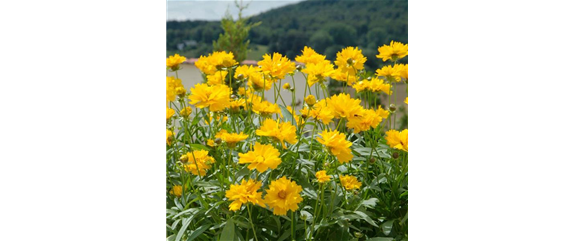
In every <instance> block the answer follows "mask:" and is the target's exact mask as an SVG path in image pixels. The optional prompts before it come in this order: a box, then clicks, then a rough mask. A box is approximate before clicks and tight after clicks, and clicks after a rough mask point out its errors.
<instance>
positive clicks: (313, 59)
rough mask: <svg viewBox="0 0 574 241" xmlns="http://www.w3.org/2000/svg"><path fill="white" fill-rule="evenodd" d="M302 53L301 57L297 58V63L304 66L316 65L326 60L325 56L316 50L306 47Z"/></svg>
mask: <svg viewBox="0 0 574 241" xmlns="http://www.w3.org/2000/svg"><path fill="white" fill-rule="evenodd" d="M301 52H302V54H301V55H299V56H297V57H295V61H297V62H301V63H303V64H314V63H318V62H321V61H323V60H325V56H324V55H320V54H318V53H317V52H315V50H313V49H312V48H309V47H307V46H305V47H304V48H303V50H302V51H301Z"/></svg>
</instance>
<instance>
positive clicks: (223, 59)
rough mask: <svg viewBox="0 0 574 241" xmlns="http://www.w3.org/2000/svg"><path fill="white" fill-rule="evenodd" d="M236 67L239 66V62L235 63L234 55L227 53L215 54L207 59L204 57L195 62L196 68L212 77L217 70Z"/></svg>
mask: <svg viewBox="0 0 574 241" xmlns="http://www.w3.org/2000/svg"><path fill="white" fill-rule="evenodd" d="M234 65H237V61H235V57H234V56H233V53H231V52H229V53H227V52H225V51H221V52H213V53H211V54H209V56H207V57H205V56H203V55H202V56H200V57H199V59H198V60H197V61H196V62H195V66H196V67H197V68H198V69H199V70H201V72H203V73H204V74H206V75H212V74H214V73H215V72H216V71H217V70H221V69H222V68H230V67H232V66H234Z"/></svg>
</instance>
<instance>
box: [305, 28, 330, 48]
mask: <svg viewBox="0 0 574 241" xmlns="http://www.w3.org/2000/svg"><path fill="white" fill-rule="evenodd" d="M334 42H335V41H334V40H333V37H331V35H330V34H329V33H328V32H327V31H325V30H319V31H317V32H315V33H314V34H313V35H312V36H311V38H310V39H309V47H311V48H313V49H314V50H315V51H317V52H319V53H323V52H325V49H327V48H328V47H329V46H331V45H332V44H333V43H334Z"/></svg>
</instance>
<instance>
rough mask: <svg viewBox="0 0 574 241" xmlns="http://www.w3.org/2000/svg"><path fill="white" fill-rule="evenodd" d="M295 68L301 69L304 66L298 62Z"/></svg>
mask: <svg viewBox="0 0 574 241" xmlns="http://www.w3.org/2000/svg"><path fill="white" fill-rule="evenodd" d="M295 68H297V70H299V71H301V70H302V69H303V66H301V65H300V64H298V65H297V66H295Z"/></svg>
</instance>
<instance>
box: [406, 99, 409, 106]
mask: <svg viewBox="0 0 574 241" xmlns="http://www.w3.org/2000/svg"><path fill="white" fill-rule="evenodd" d="M405 104H407V105H408V104H409V97H406V98H405Z"/></svg>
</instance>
